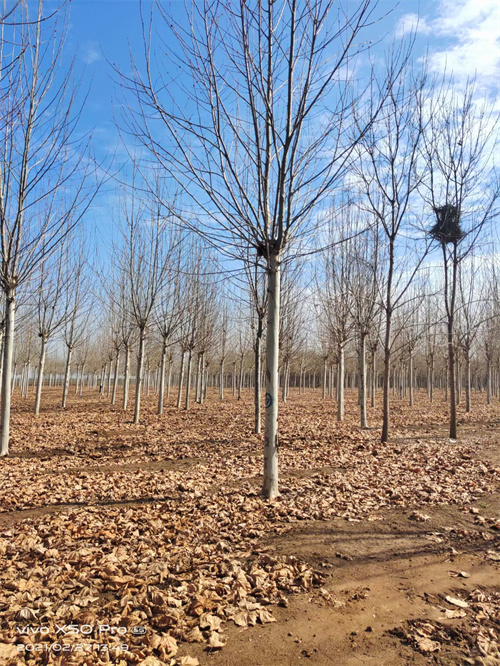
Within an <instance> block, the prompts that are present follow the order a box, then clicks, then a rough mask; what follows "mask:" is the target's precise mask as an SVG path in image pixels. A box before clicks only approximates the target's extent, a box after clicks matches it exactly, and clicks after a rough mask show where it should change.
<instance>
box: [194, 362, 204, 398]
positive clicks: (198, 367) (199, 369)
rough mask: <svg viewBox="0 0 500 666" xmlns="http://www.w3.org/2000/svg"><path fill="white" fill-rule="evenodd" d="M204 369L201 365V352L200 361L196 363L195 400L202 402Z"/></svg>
mask: <svg viewBox="0 0 500 666" xmlns="http://www.w3.org/2000/svg"><path fill="white" fill-rule="evenodd" d="M202 372H203V369H202V367H201V354H198V363H197V364H196V379H195V392H194V399H195V402H200V396H201V373H202Z"/></svg>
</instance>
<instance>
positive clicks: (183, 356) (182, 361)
mask: <svg viewBox="0 0 500 666" xmlns="http://www.w3.org/2000/svg"><path fill="white" fill-rule="evenodd" d="M185 358H186V352H185V351H183V352H182V356H181V370H180V373H179V391H178V393H177V409H179V408H180V406H181V401H182V383H183V381H184V363H185Z"/></svg>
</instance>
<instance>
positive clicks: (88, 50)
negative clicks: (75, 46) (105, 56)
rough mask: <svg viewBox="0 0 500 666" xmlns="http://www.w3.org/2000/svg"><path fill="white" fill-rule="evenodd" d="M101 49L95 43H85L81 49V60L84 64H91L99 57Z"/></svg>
mask: <svg viewBox="0 0 500 666" xmlns="http://www.w3.org/2000/svg"><path fill="white" fill-rule="evenodd" d="M101 55H102V54H101V50H100V49H99V47H98V46H96V45H95V44H87V45H86V46H85V47H84V49H83V55H82V57H83V62H84V63H85V64H86V65H92V64H93V63H94V62H98V61H99V60H100V59H101Z"/></svg>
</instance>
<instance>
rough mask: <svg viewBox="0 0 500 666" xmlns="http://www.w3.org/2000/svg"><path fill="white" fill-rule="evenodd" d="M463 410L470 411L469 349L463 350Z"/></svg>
mask: <svg viewBox="0 0 500 666" xmlns="http://www.w3.org/2000/svg"><path fill="white" fill-rule="evenodd" d="M465 411H466V412H470V351H469V349H466V350H465Z"/></svg>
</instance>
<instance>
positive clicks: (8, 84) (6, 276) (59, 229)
mask: <svg viewBox="0 0 500 666" xmlns="http://www.w3.org/2000/svg"><path fill="white" fill-rule="evenodd" d="M67 6H68V4H67V3H65V4H63V5H61V7H60V9H59V10H57V11H56V12H53V11H52V13H51V15H50V18H49V17H47V15H46V14H45V12H44V3H43V1H42V0H39V1H38V3H37V5H36V10H35V12H34V14H33V15H32V14H31V8H33V3H27V2H22V3H19V4H18V5H17V6H16V7H15V12H14V13H13V14H12V15H11V17H10V20H9V25H8V26H7V25H3V26H2V34H1V43H0V61H1V62H0V70H1V71H2V76H3V81H2V84H3V89H4V90H5V91H6V93H5V96H4V98H3V100H2V114H3V117H2V122H1V123H0V243H1V257H0V287H1V289H2V291H3V293H4V294H5V338H4V346H3V375H2V404H1V443H0V455H6V454H8V451H9V433H10V402H11V399H10V389H11V376H12V357H13V348H14V319H15V312H16V297H17V294H18V290H19V288H20V287H21V286H22V285H23V284H26V282H27V281H28V280H29V279H30V277H31V275H32V274H33V273H34V271H36V270H37V269H38V268H39V267H40V265H41V263H42V262H43V261H44V260H45V259H46V258H48V257H49V255H50V254H51V253H52V252H53V251H54V249H55V248H57V246H58V244H59V243H60V241H61V239H62V238H64V237H65V236H66V235H67V234H68V233H70V231H71V229H72V228H73V227H74V226H75V225H76V224H77V223H78V222H79V220H80V219H81V216H82V215H83V213H84V212H85V210H86V208H87V207H88V205H89V203H90V200H91V198H92V194H93V193H95V189H92V190H91V189H89V180H88V178H87V177H86V176H87V175H88V165H89V163H88V160H87V149H86V144H85V143H82V141H80V140H78V138H77V136H76V133H75V130H76V128H77V121H78V118H79V115H80V112H81V108H79V107H78V104H77V92H76V89H75V87H74V86H73V84H72V71H71V69H72V68H71V66H70V67H69V69H68V68H64V67H62V60H61V58H62V53H63V46H64V40H65V34H66V27H67V21H68V13H67V11H66V8H67ZM6 63H8V66H7V67H5V65H6Z"/></svg>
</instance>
